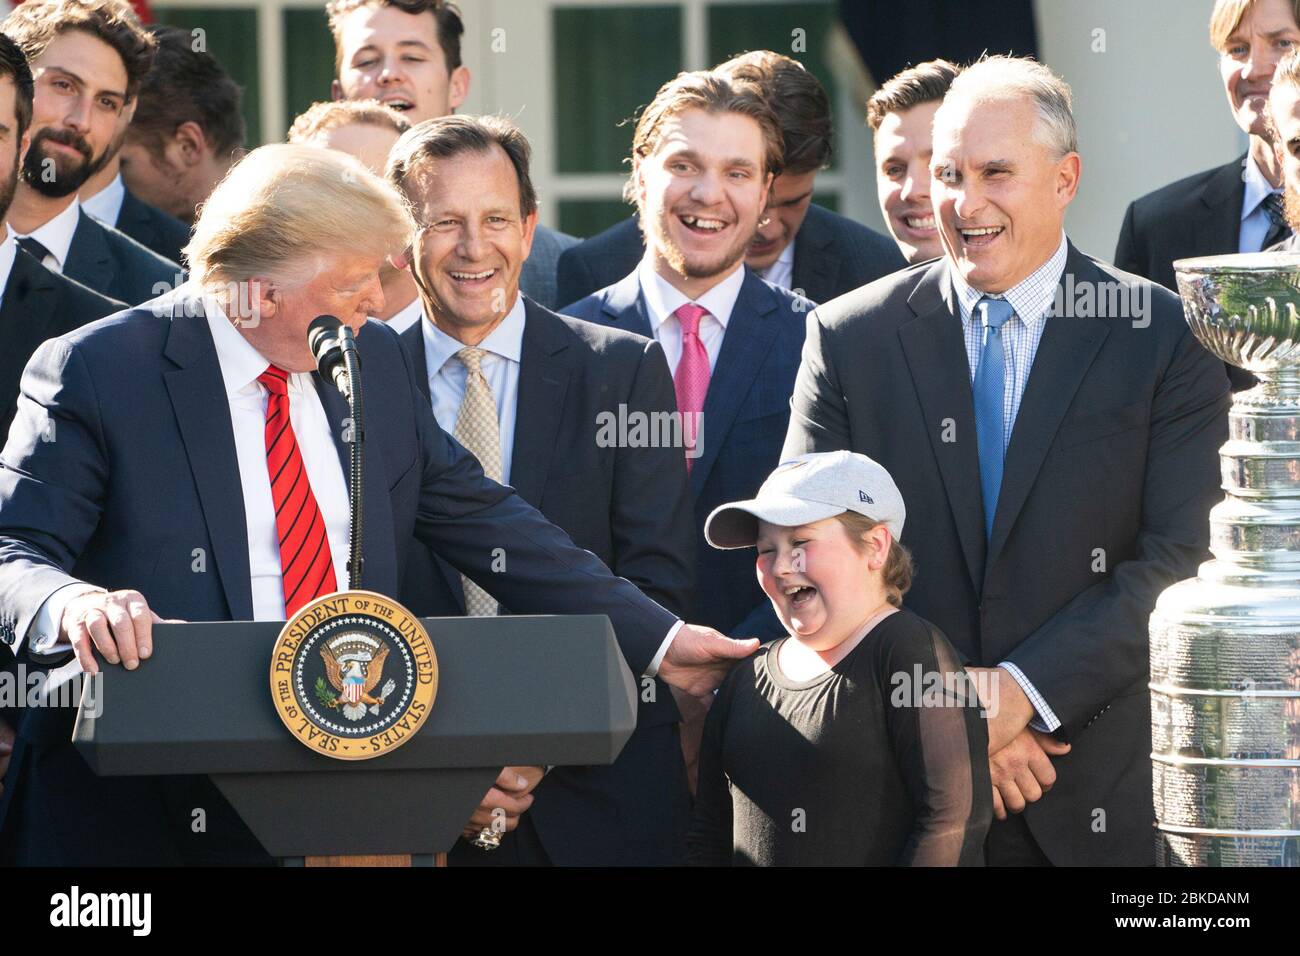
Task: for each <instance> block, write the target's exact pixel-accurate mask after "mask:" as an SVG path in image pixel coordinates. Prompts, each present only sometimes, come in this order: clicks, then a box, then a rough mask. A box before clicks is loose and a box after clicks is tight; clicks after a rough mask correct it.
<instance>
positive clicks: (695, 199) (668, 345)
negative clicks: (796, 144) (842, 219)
mask: <svg viewBox="0 0 1300 956" xmlns="http://www.w3.org/2000/svg"><path fill="white" fill-rule="evenodd" d="M781 157H782V140H781V133H780V129H779V127H778V124H777V119H776V117H775V115H773V113H772V111H771V109H770V107H769V106H768V105H767V104H766V102H765V101H764V100H763V99H762V98H761V97H759V96H758V95H757V94H756V93H755V92H753V91H752V90H750V89H748V88H745V87H742V86H739V85H733V84H732V83H731V82H730V81H729V80H728V79H727V78H726V77H725V76H722V75H720V74H717V73H711V72H697V73H683V74H681V75H679V76H678V77H677V78H676V79H674V80H671V81H670V82H668V83H666V84H665V85H664V86H663V87H662V88H661V89H660V90H659V92H658V94H657V95H656V96H655V99H654V102H652V103H651V104H650V105H649V106H648V107H646V109H645V110H644V111H643V112H642V114H641V117H640V120H639V121H638V123H637V128H636V133H635V136H634V138H633V143H632V176H631V178H630V179H629V181H628V184H627V186H626V188H625V191H624V192H625V197H626V198H627V199H628V201H630V202H635V203H636V206H637V210H638V212H639V214H640V222H641V224H642V228H643V229H644V230H645V234H646V235H645V240H646V243H645V244H646V254H645V258H644V259H642V260H641V263H640V264H639V265H638V266H637V268H636V270H635V271H634V272H632V273H631V274H630V275H628V276H627V277H625V278H624V279H622V280H621V281H619V282H617V283H615V284H614V285H611V286H608V287H607V288H605V289H602V290H600V291H599V292H595V293H593V294H592V295H590V296H588V297H587V298H585V299H582V300H581V301H579V302H576V303H574V304H573V305H571V306H569V307H568V308H567V309H566V310H565V311H566V312H567V313H568V314H570V315H574V316H576V317H578V318H581V319H586V320H588V321H590V322H599V323H602V324H604V325H609V326H614V327H616V328H620V329H625V330H628V331H631V332H636V333H639V334H641V335H648V336H652V337H653V338H654V339H656V340H657V341H658V342H659V343H660V345H662V346H663V350H664V354H665V355H666V356H667V358H668V367H669V368H670V369H672V370H673V383H674V386H675V388H676V392H677V410H678V413H679V415H680V416H681V423H682V444H683V446H684V449H683V452H684V454H685V455H686V459H687V464H688V467H689V468H690V487H691V499H692V503H693V505H694V508H695V532H696V536H697V541H696V549H695V550H696V582H695V583H696V587H695V594H696V606H695V608H694V610H693V614H692V620H699V621H702V622H705V623H707V624H709V625H711V626H713V627H716V628H717V629H718V630H720V631H722V632H723V633H724V634H732V635H739V634H743V635H747V636H755V637H775V636H777V635H778V634H779V633H780V632H779V629H778V625H777V622H776V618H775V617H774V616H773V614H772V612H771V606H770V604H769V603H768V602H767V601H766V600H765V598H764V597H763V592H762V591H761V590H760V589H759V587H758V581H757V578H756V576H755V574H754V563H753V559H752V558H751V557H746V556H745V555H744V554H743V553H741V552H737V551H718V550H716V549H714V548H710V547H708V546H707V545H706V544H705V542H704V540H703V537H702V534H703V531H702V529H703V527H704V519H705V517H706V516H707V515H708V514H709V512H710V511H712V510H713V508H714V507H716V506H717V505H719V504H722V503H723V502H726V501H734V500H738V499H741V498H750V497H753V495H754V494H755V493H756V492H757V490H758V486H759V485H760V484H762V482H763V479H764V478H765V477H766V476H767V474H768V473H769V472H770V471H771V470H772V469H773V468H775V467H776V466H777V465H778V464H779V457H780V454H781V443H782V441H783V440H784V430H785V428H786V425H787V423H788V421H789V416H790V394H791V392H792V390H793V387H794V379H795V374H796V372H797V371H798V366H799V355H800V350H801V349H802V347H803V337H804V326H805V320H806V318H807V313H808V312H810V311H811V310H812V309H813V304H812V303H811V302H809V301H808V300H806V299H804V298H802V297H800V296H797V295H794V294H792V293H790V292H787V291H785V290H784V289H780V288H778V287H777V286H774V285H772V284H771V283H768V282H765V281H764V280H763V279H761V278H759V277H758V276H757V275H756V274H755V273H753V272H751V271H750V270H749V269H747V268H746V267H745V262H744V257H745V250H746V247H747V246H748V244H749V241H750V240H751V239H752V238H753V236H754V234H755V232H756V231H757V230H758V227H759V223H760V221H761V220H762V219H763V217H764V215H765V214H766V206H767V203H768V199H769V190H770V187H771V183H772V179H773V178H774V176H775V175H777V174H779V173H780V171H781Z"/></svg>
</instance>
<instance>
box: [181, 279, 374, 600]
mask: <svg viewBox="0 0 1300 956" xmlns="http://www.w3.org/2000/svg"><path fill="white" fill-rule="evenodd" d="M203 305H204V311H205V312H206V313H207V317H208V326H209V327H210V328H211V330H212V342H213V344H214V345H215V346H216V347H217V361H218V362H219V363H220V365H221V378H222V380H223V381H224V382H225V385H226V398H227V400H228V401H229V402H230V424H231V426H232V427H233V428H234V433H235V457H236V458H238V459H239V483H240V485H241V486H242V488H243V492H244V494H243V497H244V521H245V525H246V530H247V532H248V569H249V573H250V575H251V583H252V593H253V620H255V621H283V620H284V583H283V569H282V567H281V564H280V535H279V532H278V531H277V529H276V526H275V504H274V502H273V500H272V498H271V476H270V474H269V473H268V472H267V469H266V406H267V402H268V397H269V395H270V393H269V392H268V391H267V389H266V387H265V386H263V385H262V384H261V383H260V382H258V381H257V377H258V376H259V375H261V374H262V373H263V372H265V371H266V368H267V366H268V365H270V362H268V361H267V360H266V359H265V358H263V357H262V356H261V354H260V353H259V352H258V351H257V349H255V348H253V346H252V345H250V344H249V342H248V340H247V339H246V338H244V337H243V336H242V335H240V334H239V332H238V330H236V328H235V326H234V325H233V324H232V323H231V322H230V320H229V319H227V318H226V316H225V313H223V312H222V311H221V307H220V306H219V305H218V304H217V303H216V302H214V301H212V300H211V299H205V300H204V304H203ZM289 424H290V425H291V426H292V427H293V434H294V437H295V438H296V439H297V441H298V449H299V450H300V451H301V452H302V462H303V466H304V467H305V468H306V469H307V480H308V481H310V482H311V490H312V494H313V495H315V497H316V504H317V505H318V506H319V507H320V510H321V516H322V517H323V518H324V519H325V531H326V535H327V536H328V538H329V543H330V557H331V558H333V561H334V580H335V582H336V584H337V586H338V590H340V591H344V590H347V587H348V572H347V563H348V549H349V539H348V534H349V530H350V520H351V518H350V515H349V513H348V488H347V482H346V480H345V477H344V474H343V463H342V462H341V461H340V460H339V453H338V446H337V445H336V444H335V443H334V433H333V431H332V430H331V428H330V422H329V418H328V417H327V416H326V414H325V406H324V405H322V404H321V400H320V395H318V394H317V393H316V387H315V385H314V379H313V378H312V374H311V373H310V372H294V373H292V374H291V375H290V376H289Z"/></svg>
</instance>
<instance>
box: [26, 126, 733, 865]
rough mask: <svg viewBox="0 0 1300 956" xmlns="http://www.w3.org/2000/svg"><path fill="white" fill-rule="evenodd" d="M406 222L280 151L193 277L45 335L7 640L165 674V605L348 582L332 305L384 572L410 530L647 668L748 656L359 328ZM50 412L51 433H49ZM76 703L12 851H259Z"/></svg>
mask: <svg viewBox="0 0 1300 956" xmlns="http://www.w3.org/2000/svg"><path fill="white" fill-rule="evenodd" d="M209 216H212V217H213V218H212V219H209V218H208V217H209ZM231 221H237V222H239V223H240V228H239V229H237V230H235V229H231V228H229V223H230V222H231ZM339 221H346V222H349V223H351V224H353V225H354V226H355V229H354V230H353V231H351V232H344V231H340V230H339V229H338V222H339ZM413 231H414V223H413V222H412V220H411V218H410V213H409V210H408V207H407V205H406V203H405V202H404V201H403V200H402V198H401V197H400V196H399V195H398V194H397V193H396V191H395V190H393V188H392V187H391V186H390V185H388V184H387V183H386V182H385V181H384V180H382V179H380V178H379V177H377V176H375V175H374V174H373V173H370V172H369V171H368V170H366V169H365V167H364V166H362V165H361V164H360V163H359V162H357V161H356V160H354V159H352V158H351V157H348V156H346V155H343V154H341V153H338V152H336V151H334V150H325V149H319V148H316V147H310V146H293V145H274V146H266V147H262V148H261V149H259V150H256V151H254V152H253V153H251V154H249V156H248V157H246V158H245V160H244V161H243V162H241V163H240V164H239V165H238V166H236V167H235V169H234V170H233V171H232V173H231V175H230V176H229V177H228V178H227V179H226V180H225V181H224V182H223V183H222V185H221V186H219V187H218V189H217V190H216V191H215V192H214V193H213V195H212V200H211V202H210V203H208V204H207V205H206V206H205V207H204V212H203V214H202V215H201V216H200V218H199V221H198V223H196V226H195V240H194V246H193V248H194V253H195V254H194V260H193V265H194V275H195V280H194V284H192V285H190V284H187V285H186V286H184V287H183V288H182V289H180V290H177V291H176V292H174V293H171V294H169V295H168V296H164V297H161V298H160V299H158V300H156V301H154V302H152V303H150V306H149V308H147V309H132V310H129V311H126V312H123V313H120V314H118V315H116V316H113V317H110V318H108V319H104V320H101V321H100V322H97V323H94V324H92V325H90V326H86V327H85V328H83V329H80V330H78V331H76V332H74V333H71V334H70V335H66V336H63V337H61V338H59V339H55V340H52V341H50V342H47V343H46V344H45V345H43V346H42V347H41V349H40V350H38V352H37V353H36V355H35V356H34V357H33V358H32V360H31V363H30V364H29V366H28V370H27V373H26V374H25V375H24V377H23V395H22V398H21V399H20V401H19V410H18V417H17V418H16V419H15V422H14V426H13V429H12V432H11V436H10V440H9V442H8V444H7V445H6V446H5V449H4V452H3V453H2V454H0V641H3V642H4V643H5V644H7V645H8V646H9V647H10V648H11V649H15V650H17V652H18V653H20V654H22V655H25V656H26V657H27V658H29V659H32V660H33V661H45V662H46V663H47V666H48V668H49V674H50V679H49V681H48V682H47V684H46V688H47V692H48V693H50V694H53V693H55V692H56V690H57V688H58V687H59V686H60V685H61V684H62V683H63V682H65V681H66V680H67V679H68V678H70V677H72V676H75V675H76V674H78V673H80V672H81V671H82V670H83V669H84V670H85V671H87V672H91V673H93V672H95V671H97V670H98V669H99V668H100V667H102V666H108V665H116V664H118V663H119V662H120V663H121V664H122V665H123V666H125V667H126V668H127V669H134V668H135V667H138V666H148V664H147V659H148V658H149V656H150V654H151V651H152V641H153V634H152V630H151V626H152V622H154V621H157V620H159V619H160V616H165V617H167V618H180V619H187V620H209V621H218V620H249V619H253V620H281V619H283V618H284V617H285V615H286V613H288V614H292V613H294V612H295V611H296V610H297V609H299V608H301V607H302V606H303V605H305V604H306V603H308V602H309V601H310V600H312V599H313V598H314V597H316V596H319V595H321V594H324V593H328V592H330V591H333V590H336V589H345V588H346V587H347V582H348V573H347V567H346V559H345V556H346V554H347V551H348V546H347V537H348V531H347V529H348V501H347V490H346V485H345V481H344V474H345V468H344V464H343V463H344V461H345V460H346V455H347V444H346V442H345V427H346V425H345V420H346V419H347V418H348V408H347V404H346V402H344V400H343V399H342V396H341V395H339V393H338V392H337V391H336V390H334V389H332V388H330V387H328V386H327V385H326V382H325V380H324V379H323V378H322V377H321V376H320V375H319V374H317V373H316V372H315V371H314V369H315V367H316V363H315V359H314V357H313V355H312V353H311V351H310V349H309V348H308V347H307V339H306V334H307V327H308V324H309V323H310V322H311V321H312V319H314V318H315V317H316V316H317V315H320V314H324V313H328V314H332V315H337V316H340V317H341V318H342V319H343V320H344V321H345V322H347V323H348V324H349V326H350V327H352V328H353V329H354V330H356V332H357V344H358V348H359V350H360V352H361V353H362V354H363V355H364V361H363V363H362V368H363V371H362V375H363V381H364V383H365V384H364V389H365V393H366V396H367V403H366V405H367V413H368V414H367V421H366V441H365V451H364V454H365V456H366V463H365V468H366V475H367V477H368V485H369V487H370V488H371V489H372V492H371V494H369V495H367V496H366V498H365V502H364V518H365V520H364V528H365V537H364V540H363V543H362V548H363V551H364V554H365V570H366V580H365V585H366V587H368V588H370V589H373V590H376V591H379V592H381V593H388V594H394V593H396V592H397V589H398V586H399V583H400V582H401V580H402V576H403V573H404V570H405V564H406V558H407V556H408V554H409V552H410V542H411V541H412V540H418V541H419V542H421V543H422V544H424V545H427V546H429V547H431V548H433V549H434V550H435V551H436V552H437V553H438V554H439V555H440V556H442V557H444V558H446V559H447V560H448V561H449V562H451V564H452V565H453V566H455V567H456V568H457V569H458V570H459V571H460V572H462V573H464V574H466V575H467V576H468V577H469V578H470V579H471V580H473V581H474V582H475V583H476V584H477V585H479V586H480V587H482V588H485V589H487V592H488V593H489V594H490V596H491V598H492V599H493V600H497V601H500V602H502V603H503V604H506V605H507V606H509V607H511V608H512V609H515V610H518V611H520V612H524V613H557V614H565V613H579V612H580V613H599V614H607V615H609V617H610V620H611V622H612V623H613V626H614V630H615V633H616V635H617V638H618V641H619V646H620V648H621V649H622V651H623V654H624V656H625V658H626V660H627V662H628V665H629V667H630V669H631V670H632V672H633V674H636V675H638V676H644V677H659V678H662V679H663V680H664V681H666V682H667V683H669V684H671V685H673V686H677V687H679V688H681V689H682V690H684V691H687V692H688V693H691V694H694V695H705V694H707V693H708V691H709V689H710V688H712V687H714V686H716V685H717V683H718V682H719V681H720V680H721V679H722V677H723V676H724V675H725V673H726V670H727V667H728V665H729V664H730V663H731V662H732V660H734V658H736V657H743V656H745V655H746V654H748V653H751V652H752V651H753V649H754V648H755V646H756V644H755V643H754V642H736V641H731V640H728V639H727V638H724V637H722V636H721V635H719V634H717V633H716V632H713V631H711V630H709V629H707V628H699V627H696V626H693V625H690V624H683V623H681V622H680V621H679V619H678V618H677V616H676V615H674V614H672V613H671V612H670V611H668V610H666V609H664V608H662V607H660V606H659V605H658V604H656V603H655V602H654V601H652V600H651V599H650V598H648V597H646V596H645V595H643V594H642V593H641V592H640V591H639V590H637V588H636V587H635V586H634V585H632V584H631V583H630V582H628V581H626V580H625V579H623V578H618V577H614V576H613V575H612V574H610V573H609V571H608V569H607V568H606V567H605V566H604V565H603V564H601V563H600V562H599V561H598V560H597V559H596V558H595V557H594V556H593V555H591V554H590V553H589V552H586V551H583V550H582V549H579V548H577V547H575V546H574V545H573V543H572V542H571V541H570V540H569V539H568V537H567V536H566V535H565V534H564V533H563V532H562V531H561V530H559V529H558V528H556V527H555V526H553V525H551V524H550V523H549V522H547V521H546V519H545V518H543V517H542V516H541V515H540V514H539V513H538V512H537V511H536V510H535V509H533V508H532V507H531V506H530V505H528V504H526V503H525V502H524V501H522V500H521V499H520V498H519V497H518V495H516V494H514V492H513V491H512V490H511V489H509V488H507V487H504V486H502V485H500V484H498V483H496V482H493V481H491V480H489V479H488V478H486V477H484V475H483V471H482V469H481V468H480V467H479V465H478V463H477V461H475V459H474V458H473V456H472V455H470V454H469V453H468V452H467V451H465V449H464V448H463V447H462V446H461V445H460V444H459V443H457V442H455V441H453V440H452V439H451V438H450V437H449V436H448V435H446V434H445V433H444V432H443V431H442V430H441V429H440V428H439V427H438V425H437V423H436V421H435V420H434V417H433V414H432V412H431V410H430V408H429V405H428V403H427V402H425V401H424V400H423V398H422V396H421V395H420V391H419V386H418V384H417V383H416V381H415V379H414V376H413V373H412V370H411V364H410V361H409V358H408V357H407V355H406V353H405V351H404V349H403V348H402V345H401V340H400V339H399V338H398V336H397V334H396V332H394V331H393V330H392V329H390V328H388V327H387V326H386V325H384V324H382V323H379V322H373V321H371V322H368V321H367V320H366V316H367V314H368V313H370V312H373V311H375V310H376V308H377V307H381V306H382V301H381V300H382V293H381V292H380V291H379V290H380V288H381V287H380V282H379V265H380V262H381V261H382V260H383V258H384V257H385V256H386V255H393V254H396V253H397V252H398V250H400V249H401V248H403V247H404V246H405V245H406V244H408V243H409V241H410V235H411V234H412V232H413ZM51 423H53V424H54V425H56V426H57V430H58V432H57V433H58V440H57V441H54V442H49V441H43V440H42V437H41V436H42V435H43V434H45V433H46V432H47V431H48V428H49V427H50V425H51ZM268 423H269V424H272V425H277V426H278V431H275V432H272V431H271V430H269V428H268ZM281 459H283V467H282V468H278V469H277V468H276V467H275V463H276V462H277V461H280V460H281ZM291 465H292V466H293V467H294V468H296V472H294V473H295V474H296V475H297V477H295V478H293V479H291V480H289V479H286V480H285V481H280V480H279V479H280V478H281V477H282V476H283V475H286V474H289V472H287V471H286V470H285V469H287V468H289V467H290V466H291ZM304 486H305V487H304ZM385 488H387V489H388V493H387V494H383V493H382V491H383V489H385ZM375 491H379V492H380V493H378V494H377V493H375ZM291 501H292V502H295V503H294V504H292V506H291V507H292V508H293V509H296V510H295V512H294V513H295V514H296V516H297V517H295V518H293V519H286V518H285V517H284V516H285V515H287V514H288V513H289V511H288V508H289V507H290V502H291ZM304 514H306V516H307V518H306V520H305V521H303V522H302V523H299V521H298V518H301V517H302V516H303V515H304ZM290 521H291V524H289V522H290ZM286 524H289V526H288V527H286V526H285V525H286ZM282 541H289V542H290V544H288V545H286V546H285V547H283V548H282V547H281V542H282ZM295 541H296V542H297V545H298V546H297V547H294V546H293V542H295ZM502 547H505V548H507V549H508V551H509V566H508V568H507V569H505V570H503V571H501V572H500V573H495V572H494V562H495V560H496V556H495V553H494V552H495V551H496V549H499V548H502ZM195 548H200V549H202V551H203V553H204V554H205V555H206V560H207V564H206V569H207V570H206V572H205V573H195V570H194V566H193V562H194V549H195ZM65 662H66V663H65ZM142 662H144V663H142ZM214 679H216V678H214ZM71 717H72V714H71V713H69V712H68V710H67V709H66V708H58V707H44V708H37V709H34V710H33V711H32V712H31V713H29V714H28V715H26V717H25V719H24V720H23V722H22V726H21V728H20V733H19V742H18V747H17V748H16V749H15V754H14V765H13V766H11V767H10V772H9V777H8V779H7V780H6V783H5V785H6V787H10V786H12V787H14V788H15V800H14V803H13V810H14V811H15V813H14V814H13V815H11V817H10V819H9V820H7V821H6V826H7V827H8V828H10V829H11V831H12V833H13V837H12V840H11V843H10V846H11V849H10V850H9V855H10V857H11V858H12V859H11V862H13V861H17V862H33V863H88V864H91V863H100V864H104V863H114V864H127V863H160V862H217V861H221V862H257V861H262V862H265V861H266V859H267V858H266V854H265V852H264V851H262V849H261V847H260V846H258V845H257V843H256V841H254V840H252V839H251V834H249V833H248V831H247V829H246V828H244V827H243V825H242V823H241V822H240V821H238V820H237V819H236V818H235V817H234V815H233V812H232V811H231V809H230V807H229V805H228V804H226V802H225V801H224V799H223V798H222V797H221V796H220V795H219V793H218V792H217V791H216V790H215V788H213V787H212V785H211V783H210V781H208V780H207V779H206V778H159V779H154V778H139V779H125V778H117V779H114V778H107V777H105V778H98V777H96V776H95V775H94V774H92V773H91V772H90V770H89V768H88V767H87V766H86V765H85V763H84V761H83V760H82V759H81V758H80V756H79V755H78V754H77V753H76V751H75V750H74V749H73V748H72V747H71V745H70V744H69V739H70V738H69V734H70V730H71ZM15 768H17V774H16V779H15ZM498 786H500V787H502V788H505V790H506V791H514V790H515V781H514V780H513V779H502V780H500V781H499V783H498ZM524 796H527V795H526V794H525V795H524ZM520 799H522V797H521V798H520ZM194 807H204V808H205V809H206V810H207V831H206V833H202V834H200V833H194V832H192V830H191V827H190V820H191V818H190V813H191V810H192V808H194Z"/></svg>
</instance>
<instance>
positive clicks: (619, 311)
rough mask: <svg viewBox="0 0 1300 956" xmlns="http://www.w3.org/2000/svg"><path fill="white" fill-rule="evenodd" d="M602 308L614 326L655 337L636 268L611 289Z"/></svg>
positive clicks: (608, 320) (647, 336)
mask: <svg viewBox="0 0 1300 956" xmlns="http://www.w3.org/2000/svg"><path fill="white" fill-rule="evenodd" d="M601 309H602V311H603V312H604V313H605V317H606V322H607V323H608V324H609V325H612V326H614V328H616V329H623V330H624V331H625V332H635V333H636V334H637V335H644V336H645V337H646V338H649V339H652V338H654V329H652V328H651V327H650V315H649V313H648V312H647V311H646V306H645V299H643V298H642V297H641V280H640V278H639V277H638V275H637V270H636V269H633V270H632V271H631V272H629V273H628V274H627V275H626V276H624V277H623V278H622V279H620V280H619V281H618V283H616V284H615V285H614V286H613V287H612V288H611V289H610V290H609V293H608V294H607V295H606V296H605V302H604V304H603V305H602V306H601Z"/></svg>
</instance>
